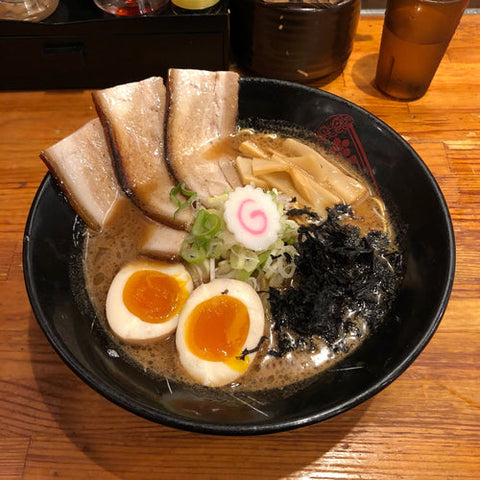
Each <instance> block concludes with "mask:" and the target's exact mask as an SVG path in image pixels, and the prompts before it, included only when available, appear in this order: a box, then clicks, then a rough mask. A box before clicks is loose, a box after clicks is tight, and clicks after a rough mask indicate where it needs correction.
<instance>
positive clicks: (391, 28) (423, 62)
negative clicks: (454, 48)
mask: <svg viewBox="0 0 480 480" xmlns="http://www.w3.org/2000/svg"><path fill="white" fill-rule="evenodd" d="M467 4H468V0H387V9H386V12H385V23H384V25H383V33H382V41H381V45H380V54H379V57H378V64H377V73H376V77H375V84H376V86H377V88H378V89H379V90H380V91H381V92H383V93H384V94H386V95H388V96H390V97H393V98H396V99H399V100H415V99H417V98H420V97H422V96H423V95H424V94H425V93H426V91H427V89H428V87H429V86H430V83H431V81H432V79H433V77H434V75H435V72H436V71H437V68H438V65H439V64H440V61H441V60H442V57H443V55H444V53H445V50H446V49H447V47H448V44H449V43H450V39H451V38H452V36H453V34H454V33H455V30H456V28H457V25H458V23H459V21H460V18H461V17H462V14H463V12H464V10H465V8H466V6H467Z"/></svg>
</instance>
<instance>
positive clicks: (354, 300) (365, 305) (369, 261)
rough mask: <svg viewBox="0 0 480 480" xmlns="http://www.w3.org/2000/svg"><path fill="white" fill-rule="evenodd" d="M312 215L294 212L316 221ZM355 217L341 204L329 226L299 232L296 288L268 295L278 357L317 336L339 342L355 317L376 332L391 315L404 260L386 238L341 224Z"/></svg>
mask: <svg viewBox="0 0 480 480" xmlns="http://www.w3.org/2000/svg"><path fill="white" fill-rule="evenodd" d="M312 213H313V212H310V211H308V210H298V209H296V210H294V211H292V212H291V214H292V215H297V216H298V215H306V216H309V217H311V218H313V219H314V220H315V219H316V218H315V216H314V214H312ZM351 215H352V211H351V209H350V207H348V206H346V205H338V206H336V207H335V208H333V209H330V210H329V211H328V218H327V220H326V221H325V222H323V223H318V222H316V223H311V224H306V225H303V226H301V227H300V228H299V239H298V243H297V245H296V248H297V251H298V255H297V256H296V257H295V263H296V267H297V268H296V276H295V279H294V286H292V287H291V288H288V289H285V290H283V291H282V290H279V289H275V288H270V290H269V301H270V308H271V312H272V316H273V319H274V331H275V332H276V335H277V339H278V341H277V344H278V345H277V346H278V352H276V353H277V354H279V355H284V354H285V353H287V352H288V351H291V350H294V349H296V348H298V347H299V346H300V345H301V344H302V342H303V343H304V342H305V341H306V339H308V338H310V337H312V336H314V335H318V336H320V337H322V338H324V339H325V340H326V341H327V342H328V343H330V344H332V343H334V342H335V341H337V339H338V338H339V335H340V333H341V331H344V330H348V328H349V327H348V325H349V324H351V323H352V322H351V318H352V316H353V317H356V318H363V319H364V320H365V321H366V322H367V324H368V326H369V328H370V329H371V330H373V329H375V328H376V327H377V326H378V325H379V324H380V323H381V322H382V321H383V319H384V317H385V315H386V313H387V312H388V310H389V308H390V305H391V302H392V300H393V298H394V296H395V292H396V290H397V287H398V284H399V281H400V278H401V276H402V271H403V265H402V256H401V254H400V252H399V251H398V250H397V249H396V248H395V247H394V246H393V245H392V244H391V241H390V239H389V238H388V236H387V235H385V234H384V233H382V232H378V231H372V232H370V233H369V234H367V235H366V236H361V235H360V230H359V229H358V227H356V226H353V225H350V224H343V223H341V222H340V221H339V220H340V219H341V218H343V217H345V216H351Z"/></svg>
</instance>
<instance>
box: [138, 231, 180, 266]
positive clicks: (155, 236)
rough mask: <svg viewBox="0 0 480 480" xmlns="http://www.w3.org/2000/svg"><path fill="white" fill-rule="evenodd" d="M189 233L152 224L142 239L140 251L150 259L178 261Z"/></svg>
mask: <svg viewBox="0 0 480 480" xmlns="http://www.w3.org/2000/svg"><path fill="white" fill-rule="evenodd" d="M186 235H187V232H186V231H185V230H178V229H176V228H171V227H169V226H168V225H164V224H162V223H157V222H150V223H149V224H148V225H147V226H146V227H145V230H144V232H143V238H141V239H140V245H139V251H140V253H141V254H143V255H147V256H148V257H152V258H158V259H162V260H178V259H179V257H180V249H181V247H182V242H183V240H184V239H185V237H186Z"/></svg>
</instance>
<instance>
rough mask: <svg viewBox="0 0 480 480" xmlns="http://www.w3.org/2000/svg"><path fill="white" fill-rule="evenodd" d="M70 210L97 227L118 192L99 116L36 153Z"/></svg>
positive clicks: (97, 228)
mask: <svg viewBox="0 0 480 480" xmlns="http://www.w3.org/2000/svg"><path fill="white" fill-rule="evenodd" d="M40 158H41V159H42V160H43V161H44V162H45V164H46V165H47V167H48V169H49V170H50V172H51V173H52V175H53V176H54V177H55V179H56V181H57V184H58V185H59V186H60V187H61V189H62V190H63V192H64V193H65V195H66V196H67V198H68V200H69V201H70V204H71V205H72V207H73V208H74V210H75V211H76V212H77V213H78V215H80V217H81V218H82V219H83V220H84V222H85V223H86V224H87V225H88V227H90V228H91V229H93V230H97V231H100V230H101V229H102V228H103V226H104V224H105V221H106V219H107V216H108V213H109V212H110V210H111V208H112V207H113V205H114V204H115V203H116V202H117V200H118V198H120V197H121V196H122V192H121V189H120V186H119V184H118V182H117V179H116V177H115V172H114V170H113V166H112V160H111V156H110V152H109V149H108V146H107V143H106V141H105V135H104V133H103V128H102V125H101V124H100V120H99V119H98V118H97V119H95V120H91V121H90V122H88V123H87V124H86V125H84V126H83V127H82V128H80V129H79V130H77V131H76V132H74V133H72V134H71V135H69V136H68V137H66V138H64V139H63V140H60V141H59V142H58V143H56V144H55V145H53V146H51V147H49V148H47V149H46V150H44V151H43V152H41V154H40Z"/></svg>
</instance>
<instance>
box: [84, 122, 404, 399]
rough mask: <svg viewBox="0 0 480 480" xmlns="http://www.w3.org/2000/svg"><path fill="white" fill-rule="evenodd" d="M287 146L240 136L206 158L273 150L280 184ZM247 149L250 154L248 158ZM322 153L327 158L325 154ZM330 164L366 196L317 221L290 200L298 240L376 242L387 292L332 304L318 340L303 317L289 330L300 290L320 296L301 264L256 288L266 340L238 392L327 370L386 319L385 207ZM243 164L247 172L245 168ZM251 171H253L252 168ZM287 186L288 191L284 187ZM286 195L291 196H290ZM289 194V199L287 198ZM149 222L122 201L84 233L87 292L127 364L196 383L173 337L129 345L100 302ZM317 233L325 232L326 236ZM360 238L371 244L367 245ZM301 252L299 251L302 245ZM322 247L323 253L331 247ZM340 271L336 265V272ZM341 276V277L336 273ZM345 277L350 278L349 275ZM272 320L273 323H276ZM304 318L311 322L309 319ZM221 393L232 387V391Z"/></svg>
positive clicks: (396, 268) (391, 246) (388, 236)
mask: <svg viewBox="0 0 480 480" xmlns="http://www.w3.org/2000/svg"><path fill="white" fill-rule="evenodd" d="M284 140H285V137H283V136H281V135H276V134H274V135H270V134H269V135H266V134H260V133H255V132H252V131H240V132H239V133H238V134H237V135H235V136H233V137H229V138H228V139H227V140H222V141H221V142H218V143H216V144H214V145H213V146H212V148H211V149H210V151H209V155H210V156H211V157H212V158H215V157H216V156H218V155H221V154H222V153H225V152H226V151H227V152H229V153H230V154H231V153H232V152H234V156H240V157H242V156H243V157H245V155H252V156H254V157H255V156H256V157H255V158H259V159H260V160H261V158H262V153H265V152H269V155H271V152H274V153H273V156H274V157H275V156H276V157H275V158H277V159H278V165H279V169H280V170H279V172H276V173H277V175H276V176H274V178H275V179H280V181H282V182H283V181H284V180H285V175H284V173H285V172H284V171H282V168H284V166H283V164H282V155H290V156H291V155H292V151H291V149H290V151H289V148H288V147H286V146H285V142H284ZM249 148H252V151H251V152H250V151H249ZM292 148H297V147H296V146H294V147H292ZM299 148H302V147H299ZM256 149H258V150H256ZM322 154H323V155H324V156H325V153H324V152H322ZM296 157H298V158H300V157H301V156H300V155H296ZM328 160H329V161H333V162H335V163H334V165H335V169H338V170H339V171H341V172H346V173H347V174H348V176H349V177H350V178H353V179H354V181H355V183H358V184H360V187H358V188H361V189H363V190H364V191H365V194H363V195H361V196H360V198H358V199H357V200H355V202H353V203H352V204H351V205H350V207H351V209H349V208H344V207H345V205H342V208H337V209H332V210H329V211H330V212H331V213H330V214H328V216H327V212H326V211H325V212H319V214H320V217H321V218H320V219H319V218H317V217H316V214H315V211H314V213H311V209H305V208H304V205H302V204H300V203H298V202H295V200H296V199H295V198H293V199H292V198H289V200H288V201H287V208H288V209H290V211H291V214H290V217H291V218H292V219H294V220H295V222H297V223H298V225H299V239H300V238H303V240H304V241H305V242H308V241H314V242H317V240H316V239H314V238H313V237H315V236H318V237H321V238H322V239H324V238H329V236H331V235H334V236H335V237H334V238H333V237H332V238H333V240H332V243H335V242H338V239H339V238H341V237H340V236H341V235H343V234H344V232H347V233H348V235H350V236H349V237H348V235H347V236H345V242H346V244H348V248H351V249H354V248H357V249H358V248H360V247H358V246H356V247H355V246H353V247H352V245H351V244H352V242H353V243H355V242H356V243H355V245H356V244H357V243H358V245H360V242H363V243H361V245H363V246H362V247H361V248H364V246H365V244H367V246H369V247H370V246H372V249H373V250H375V249H376V248H377V246H378V245H380V244H381V245H380V247H379V248H380V249H381V252H380V253H379V254H378V255H377V258H378V259H379V261H380V264H381V265H384V269H385V270H389V269H390V270H391V272H390V274H391V278H389V279H388V281H387V282H386V283H387V284H388V286H387V287H386V288H385V289H384V290H385V291H379V290H378V289H377V290H375V291H371V292H369V294H368V296H364V297H361V298H362V299H361V300H359V301H356V299H355V298H354V297H355V295H356V293H355V292H351V293H350V296H351V297H352V298H351V302H350V303H349V304H348V303H347V302H345V303H343V304H341V305H340V304H339V303H338V301H337V305H336V306H335V307H336V308H337V310H338V312H337V313H338V315H341V317H342V319H341V320H338V319H337V320H336V322H337V324H336V325H335V328H334V329H333V330H328V332H327V331H326V330H325V332H327V333H326V334H324V335H323V336H322V335H318V330H315V328H313V329H310V328H306V327H305V326H304V325H303V323H304V322H303V320H302V319H300V324H299V325H293V324H291V323H290V321H289V320H288V317H289V316H290V312H289V308H291V307H293V309H297V310H299V311H302V308H301V306H300V305H298V304H297V302H298V301H301V300H300V299H301V298H302V297H305V292H304V291H303V290H302V289H305V288H310V287H312V289H311V290H310V291H309V292H308V293H309V294H312V292H313V291H315V292H317V291H318V290H319V288H320V287H318V286H316V285H313V286H310V287H305V286H304V285H308V284H309V283H311V280H310V279H311V277H310V275H311V274H310V273H307V274H306V275H309V277H308V278H305V279H303V280H302V278H301V275H302V271H300V265H301V262H298V267H297V269H298V272H297V274H295V275H294V276H293V278H292V279H290V280H287V281H285V282H284V284H283V285H273V286H269V285H268V284H267V285H265V284H262V285H260V286H258V285H257V291H258V290H259V294H260V297H261V299H262V302H263V305H264V308H265V314H266V331H265V338H264V339H262V341H261V342H260V343H259V345H258V353H257V356H256V358H255V360H254V363H253V365H252V366H251V368H250V369H249V370H248V371H247V373H245V374H244V375H243V376H242V377H241V378H240V379H239V380H238V381H236V382H235V383H234V384H233V386H234V387H235V388H236V389H238V390H245V391H252V390H264V389H269V388H282V387H285V386H288V385H291V384H293V383H296V382H298V381H302V380H305V379H307V378H310V377H312V376H313V375H315V374H317V373H319V372H321V371H322V370H324V369H325V368H328V367H329V366H331V365H332V364H333V363H335V362H337V361H338V360H340V359H341V358H343V357H344V356H345V355H346V354H348V353H349V352H351V351H353V350H354V349H355V348H356V347H357V346H358V345H359V344H360V343H361V342H362V341H363V339H364V338H365V337H366V336H367V335H368V333H369V331H370V330H371V329H372V328H374V323H375V322H377V321H380V320H381V319H380V318H379V317H383V316H384V314H385V312H386V311H387V310H388V306H389V304H390V302H391V300H392V298H393V292H394V290H395V287H396V285H397V283H398V279H399V275H400V271H401V267H400V258H399V253H398V251H397V247H396V245H395V232H394V229H393V227H392V224H391V222H390V221H389V219H388V215H387V212H386V211H385V207H384V205H383V202H382V201H381V199H379V198H378V197H377V196H376V195H375V192H373V190H372V189H371V187H370V186H369V184H368V183H367V182H366V181H365V180H364V179H362V178H360V177H359V176H358V174H357V173H356V172H353V171H351V170H350V168H349V167H348V166H347V165H344V164H343V163H339V161H338V159H336V160H333V159H331V158H329V159H328ZM299 161H301V160H299ZM237 166H238V164H237ZM247 166H248V168H250V166H249V165H247ZM258 166H259V168H260V171H267V170H262V168H263V164H262V163H261V162H257V164H256V165H255V167H258ZM240 167H241V165H240ZM269 168H270V167H269ZM248 171H249V172H250V170H248ZM270 173H271V172H270ZM262 178H273V177H272V176H270V177H268V174H267V175H265V176H264V177H262ZM294 178H295V177H294ZM297 180H298V179H297ZM308 181H309V180H308V179H306V180H305V182H306V183H303V184H301V183H297V186H298V187H299V188H300V189H301V192H302V194H303V195H305V196H306V197H308V195H309V191H308V188H309V187H308ZM332 181H333V180H332ZM284 184H285V185H287V183H284ZM286 188H288V187H286ZM355 188H357V187H355ZM302 189H303V190H302ZM283 193H286V194H287V195H288V194H289V193H290V192H283ZM297 195H298V196H300V195H299V194H297ZM327 195H328V192H327ZM292 196H293V195H290V197H292ZM332 206H333V205H332ZM151 223H152V221H151V220H149V219H148V218H147V217H145V216H144V215H143V214H142V213H141V212H139V210H138V209H137V208H136V207H135V206H134V205H133V203H132V202H130V201H128V200H127V199H123V200H122V201H120V202H118V203H117V204H116V206H115V209H114V210H113V211H112V212H111V213H110V217H109V222H108V224H107V225H106V227H105V228H104V230H103V231H102V232H100V233H95V232H89V233H88V236H87V241H86V244H85V245H86V246H85V257H84V272H85V278H86V284H87V291H88V293H89V296H90V299H91V301H92V304H93V306H94V308H95V310H96V313H97V316H98V318H99V320H100V322H101V323H102V325H103V327H104V328H105V330H106V331H107V332H109V333H110V335H111V337H112V339H113V341H115V342H116V343H117V344H118V346H119V348H120V349H121V350H122V351H123V353H124V354H125V356H126V357H127V358H129V359H130V360H131V361H132V362H134V363H135V364H138V365H139V366H140V367H141V368H142V369H144V370H148V371H149V372H151V373H152V374H153V375H159V376H162V377H166V378H168V379H172V380H176V381H180V382H185V383H194V381H193V380H192V378H191V377H190V376H189V375H188V374H187V373H186V372H185V370H184V368H183V367H182V366H181V365H180V362H179V360H178V355H177V351H176V348H175V334H172V335H170V336H169V337H167V338H164V339H161V340H158V341H154V342H145V343H143V344H138V343H137V344H130V343H126V342H123V341H121V340H120V339H118V338H117V337H116V336H115V335H113V334H112V333H111V332H110V330H109V327H108V323H107V319H106V315H105V302H106V298H107V294H108V290H109V287H110V284H111V282H112V280H113V278H114V277H115V275H116V273H117V272H118V271H119V270H120V268H121V267H122V266H123V265H125V264H126V263H128V262H130V261H132V260H135V259H137V258H139V257H141V256H142V254H141V250H140V248H139V245H141V244H142V235H144V232H145V229H146V227H147V226H148V225H149V224H151ZM320 228H323V231H321V230H320ZM325 229H326V230H325ZM372 231H375V232H377V233H376V234H375V236H372V235H371V234H370V233H369V232H372ZM339 235H340V236H339ZM347 237H348V238H347ZM380 237H381V238H382V239H383V240H382V241H379V240H378V238H380ZM365 238H369V239H370V240H369V241H367V242H366V241H365ZM312 239H313V240H312ZM365 242H366V243H365ZM385 242H387V244H386V243H385ZM317 243H318V242H317ZM298 248H300V245H299V244H298ZM321 248H323V247H321ZM325 248H327V249H328V248H329V247H328V245H327V247H325ZM342 248H343V247H342ZM304 250H305V251H310V250H311V247H310V246H308V245H307V244H306V243H305V248H304ZM385 253H386V254H385ZM390 254H394V255H395V256H394V257H392V258H394V262H391V261H390V260H389V259H387V257H388V255H390ZM305 260H306V261H305V262H304V263H306V264H309V263H311V259H305ZM326 261H331V262H332V265H333V264H334V263H335V262H337V263H338V259H337V258H333V257H332V256H330V259H327V260H326ZM360 262H363V260H360ZM184 263H186V262H184ZM186 266H187V268H188V269H189V270H190V271H191V274H192V278H193V280H194V284H195V286H197V285H198V284H200V283H201V282H202V279H201V276H200V275H201V274H198V270H197V269H195V268H194V267H192V266H191V265H189V264H188V263H186ZM337 267H338V266H335V268H337ZM328 268H329V267H322V269H327V270H328ZM332 268H333V267H332ZM356 268H357V267H356V266H355V267H354V270H352V271H354V272H356V271H357V270H355V269H356ZM382 268H383V267H382ZM362 271H363V270H362ZM304 273H305V272H304ZM343 274H344V273H341V275H343ZM348 274H349V275H352V273H351V272H350V273H348ZM339 275H340V274H339ZM325 281H326V282H327V283H328V282H331V279H327V280H325ZM302 282H303V283H302ZM270 287H271V288H270ZM335 288H336V287H335ZM315 289H316V290H315ZM359 291H360V288H359ZM317 296H321V295H320V292H319V291H318V295H317ZM325 296H326V297H330V296H333V297H334V296H335V295H331V292H328V293H327V294H326V295H325ZM337 300H338V299H337ZM375 302H376V303H377V304H378V312H376V313H375V308H376V307H375V306H374V303H375ZM317 307H318V308H323V307H325V309H326V310H328V309H329V308H333V307H331V306H327V305H326V304H325V303H324V304H322V305H317ZM317 307H315V308H317ZM309 308H311V306H310V305H308V306H305V309H309ZM274 316H276V317H277V318H274ZM321 316H322V315H320V316H319V317H321ZM323 316H325V315H323ZM306 317H308V316H307V315H306ZM370 318H373V319H374V321H372V322H371V321H370ZM304 320H305V321H306V323H308V321H309V320H310V319H308V318H305V319H304ZM322 321H323V320H322ZM321 331H323V330H321ZM332 332H333V333H332ZM226 388H231V385H230V386H227V387H226Z"/></svg>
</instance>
